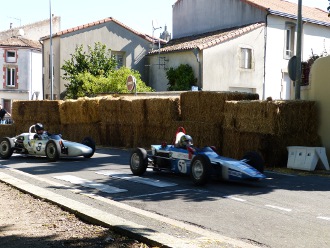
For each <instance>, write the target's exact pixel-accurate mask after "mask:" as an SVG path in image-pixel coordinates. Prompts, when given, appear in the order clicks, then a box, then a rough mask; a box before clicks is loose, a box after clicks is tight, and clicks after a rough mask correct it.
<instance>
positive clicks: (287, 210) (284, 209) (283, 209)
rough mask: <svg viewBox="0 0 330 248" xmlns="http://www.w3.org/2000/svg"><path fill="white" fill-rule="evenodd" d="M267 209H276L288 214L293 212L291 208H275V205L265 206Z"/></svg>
mask: <svg viewBox="0 0 330 248" xmlns="http://www.w3.org/2000/svg"><path fill="white" fill-rule="evenodd" d="M265 206H266V207H270V208H274V209H278V210H282V211H286V212H291V211H292V209H289V208H282V207H278V206H273V205H265Z"/></svg>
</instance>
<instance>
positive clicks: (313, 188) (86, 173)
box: [0, 148, 330, 248]
mask: <svg viewBox="0 0 330 248" xmlns="http://www.w3.org/2000/svg"><path fill="white" fill-rule="evenodd" d="M129 154H130V153H129V151H128V150H121V149H110V148H104V149H97V151H96V153H95V155H94V156H93V157H92V158H91V159H84V158H66V159H61V160H60V161H57V162H54V163H49V162H48V161H47V159H46V158H41V157H40V158H34V157H23V156H17V155H15V156H12V157H11V158H10V159H9V160H0V164H1V166H0V172H4V173H6V174H7V175H9V176H12V177H15V178H18V179H19V180H24V181H25V182H28V183H30V184H33V185H36V186H38V187H41V188H44V189H47V190H49V191H51V192H56V193H57V194H60V195H62V196H64V197H67V198H69V199H72V200H75V201H78V202H81V203H83V204H86V205H88V206H92V207H93V208H95V209H98V210H101V211H104V212H107V213H109V214H111V215H117V216H125V218H126V219H128V220H130V221H134V222H136V223H140V224H141V225H143V226H146V227H150V228H151V227H152V228H155V230H157V231H158V230H159V231H160V232H162V233H168V234H171V235H173V232H175V237H177V238H180V237H184V238H187V239H188V238H190V239H194V238H196V237H195V235H196V234H195V233H193V232H189V231H187V230H190V229H189V228H193V227H195V228H196V229H198V228H199V230H205V232H210V233H213V234H214V233H215V234H218V235H219V237H228V238H230V239H234V240H239V241H242V242H247V243H249V244H253V245H255V246H260V247H274V248H284V247H290V248H291V247H309V248H313V247H318V248H322V247H330V208H329V206H330V193H329V191H330V178H329V177H320V176H297V175H289V174H278V173H271V172H269V171H266V172H265V174H266V176H267V177H268V178H267V179H266V180H264V181H262V182H258V183H249V184H246V183H244V184H243V183H237V182H235V183H233V182H223V181H212V182H210V183H209V184H207V185H206V186H204V187H196V186H193V184H192V182H191V181H190V179H189V178H188V177H185V176H178V175H173V174H170V173H164V172H162V173H160V172H153V171H147V172H146V173H145V175H144V176H143V177H142V179H141V180H140V181H139V182H136V181H135V180H136V177H132V174H131V172H130V169H129ZM125 206H129V207H130V209H128V208H126V207H125ZM141 211H142V212H141ZM153 215H155V216H158V217H159V218H162V217H163V218H164V219H162V222H161V223H163V224H162V225H159V222H157V221H154V220H153V219H152V218H151V219H150V218H149V219H147V218H144V217H143V216H153ZM173 223H174V225H175V226H176V227H177V230H174V231H173V227H171V228H170V227H169V226H170V225H172V224H173ZM185 224H186V225H189V226H188V227H187V226H185ZM157 228H158V229H157Z"/></svg>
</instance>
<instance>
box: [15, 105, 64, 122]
mask: <svg viewBox="0 0 330 248" xmlns="http://www.w3.org/2000/svg"><path fill="white" fill-rule="evenodd" d="M61 102H62V101H50V100H42V101H14V102H13V106H12V118H13V120H14V122H24V123H32V124H33V123H37V122H41V123H44V124H45V123H53V124H55V123H57V124H59V123H60V113H59V107H60V104H61ZM32 124H31V125H32Z"/></svg>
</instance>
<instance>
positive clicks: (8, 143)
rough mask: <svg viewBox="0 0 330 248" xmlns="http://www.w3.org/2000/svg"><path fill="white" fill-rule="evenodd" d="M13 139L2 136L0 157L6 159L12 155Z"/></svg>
mask: <svg viewBox="0 0 330 248" xmlns="http://www.w3.org/2000/svg"><path fill="white" fill-rule="evenodd" d="M13 146H14V144H13V141H12V140H11V139H10V138H2V139H1V141H0V157H1V158H2V159H8V158H10V157H11V155H13Z"/></svg>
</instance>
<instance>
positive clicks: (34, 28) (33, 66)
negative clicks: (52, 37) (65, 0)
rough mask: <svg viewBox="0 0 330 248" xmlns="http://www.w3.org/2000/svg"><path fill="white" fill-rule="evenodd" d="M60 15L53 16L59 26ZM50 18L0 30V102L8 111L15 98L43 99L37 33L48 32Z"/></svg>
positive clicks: (53, 21) (58, 28) (39, 34)
mask: <svg viewBox="0 0 330 248" xmlns="http://www.w3.org/2000/svg"><path fill="white" fill-rule="evenodd" d="M60 20H61V18H60V17H57V16H54V17H53V18H52V25H53V30H54V31H55V32H57V31H59V30H60ZM49 25H50V21H49V19H48V20H43V21H38V22H34V23H30V24H27V25H23V26H20V27H12V26H10V29H8V30H4V31H1V32H0V54H1V56H0V68H1V70H0V79H1V80H2V82H1V84H0V104H2V105H3V107H4V108H5V109H6V110H7V111H8V112H11V106H12V102H13V101H14V100H36V99H38V100H42V99H43V84H42V51H41V48H42V46H41V44H40V42H39V39H40V37H42V36H45V35H46V34H49Z"/></svg>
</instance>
